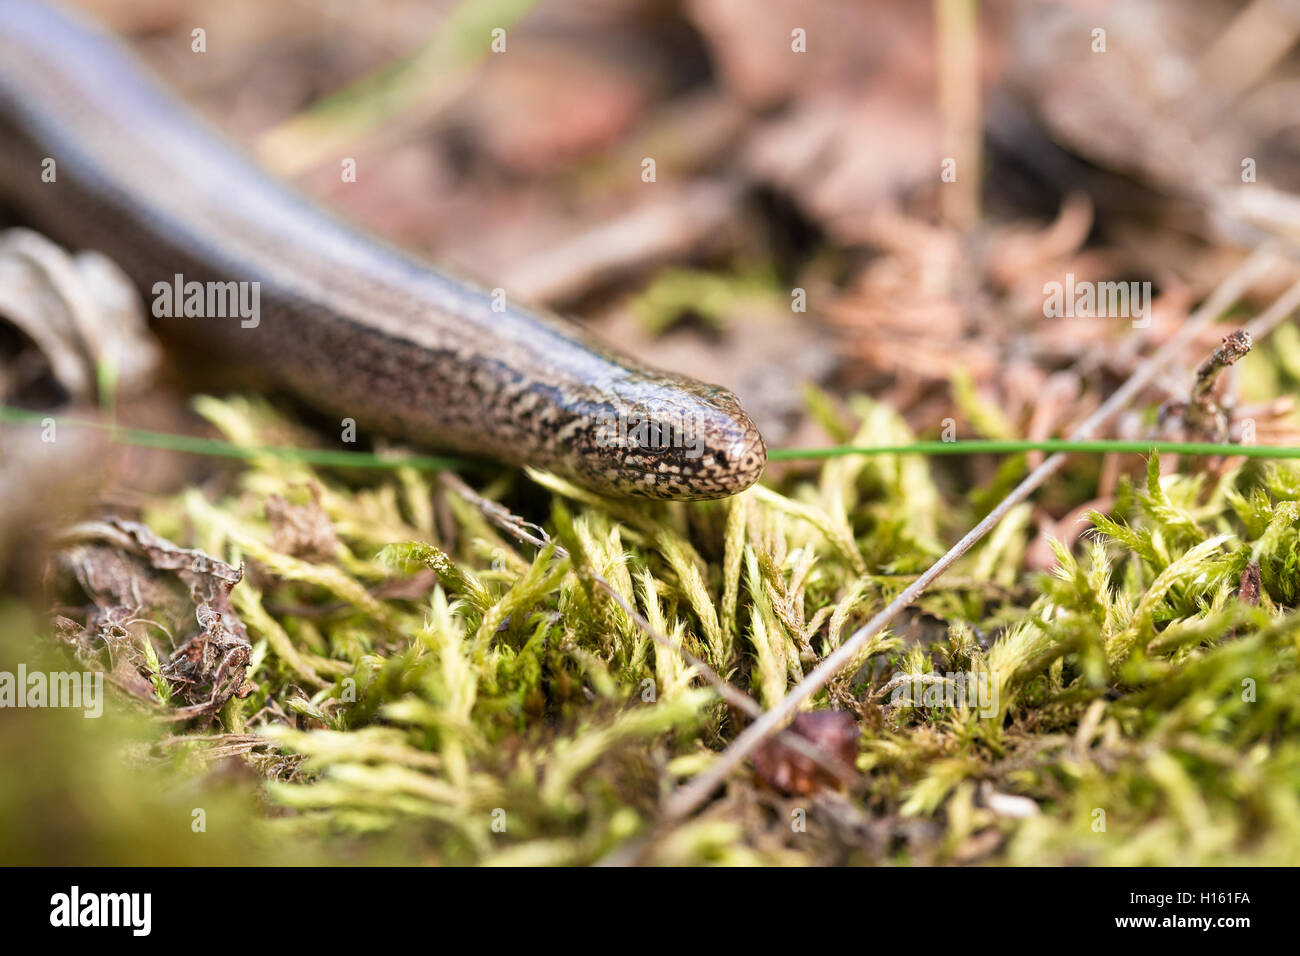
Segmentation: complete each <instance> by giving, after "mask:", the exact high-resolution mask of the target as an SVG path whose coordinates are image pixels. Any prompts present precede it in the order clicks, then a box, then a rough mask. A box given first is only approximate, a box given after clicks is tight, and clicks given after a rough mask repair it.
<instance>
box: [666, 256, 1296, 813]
mask: <svg viewBox="0 0 1300 956" xmlns="http://www.w3.org/2000/svg"><path fill="white" fill-rule="evenodd" d="M1276 260H1277V252H1276V251H1275V248H1274V246H1273V245H1272V244H1268V245H1265V246H1261V247H1260V248H1258V249H1256V250H1255V251H1254V252H1253V253H1251V255H1250V256H1249V257H1247V259H1246V261H1245V262H1243V263H1242V264H1241V265H1240V266H1238V267H1237V269H1236V270H1235V271H1233V273H1232V274H1231V275H1229V276H1228V277H1227V278H1226V279H1225V280H1224V281H1223V282H1222V283H1221V284H1220V285H1219V287H1218V288H1217V289H1215V291H1214V292H1213V293H1212V294H1211V295H1210V297H1209V298H1208V299H1206V301H1205V303H1204V304H1203V305H1202V306H1201V307H1200V308H1199V309H1197V311H1196V312H1195V313H1194V314H1193V315H1192V316H1191V317H1190V318H1188V320H1187V322H1186V323H1185V324H1184V325H1183V327H1182V328H1181V329H1179V330H1178V332H1177V334H1175V335H1174V336H1172V337H1171V338H1170V339H1169V340H1168V341H1167V342H1166V343H1165V344H1164V345H1163V346H1161V348H1159V349H1158V350H1157V351H1156V352H1155V353H1154V354H1153V355H1152V356H1151V357H1150V358H1148V359H1147V360H1146V361H1145V362H1143V363H1142V364H1141V365H1140V366H1139V367H1138V368H1137V369H1135V370H1134V372H1133V374H1132V375H1130V376H1129V378H1128V379H1127V380H1126V381H1125V382H1124V383H1123V384H1122V385H1121V386H1120V387H1119V388H1118V389H1116V390H1115V392H1114V393H1112V394H1111V396H1110V397H1109V398H1108V399H1106V401H1105V402H1103V403H1102V404H1101V405H1100V406H1099V407H1098V408H1097V410H1096V411H1095V412H1093V413H1092V414H1091V415H1090V416H1088V418H1086V419H1085V420H1084V421H1083V422H1081V423H1080V424H1079V426H1078V427H1077V428H1075V429H1074V430H1073V431H1072V432H1071V433H1070V435H1069V436H1068V437H1070V438H1072V439H1084V438H1090V437H1092V435H1093V434H1094V432H1096V431H1097V429H1098V428H1099V427H1100V426H1102V425H1104V424H1105V423H1106V422H1107V421H1109V420H1110V418H1111V417H1112V416H1113V415H1115V414H1116V413H1117V412H1119V411H1120V410H1121V409H1122V408H1123V407H1124V406H1125V405H1127V404H1128V402H1129V401H1130V400H1132V399H1133V398H1134V397H1135V396H1136V395H1137V394H1138V393H1139V392H1140V391H1141V390H1142V389H1143V388H1144V387H1145V386H1146V385H1147V384H1148V383H1150V382H1151V381H1152V380H1153V379H1154V378H1155V377H1156V375H1157V374H1158V373H1159V372H1160V370H1161V369H1162V368H1163V367H1164V366H1166V365H1167V364H1169V363H1170V362H1171V361H1172V360H1174V359H1175V358H1177V357H1178V356H1179V355H1180V354H1181V353H1182V351H1183V349H1184V348H1185V347H1186V346H1187V345H1188V344H1189V343H1191V342H1192V341H1194V340H1195V338H1196V336H1197V335H1198V334H1199V333H1200V332H1201V331H1202V330H1203V329H1204V328H1205V327H1206V326H1208V325H1209V324H1210V323H1211V322H1213V321H1214V320H1215V319H1216V318H1218V317H1219V315H1220V314H1222V313H1223V312H1224V310H1226V309H1227V308H1228V306H1230V305H1232V304H1233V303H1234V302H1236V301H1237V299H1239V298H1240V297H1241V295H1242V294H1243V293H1244V292H1245V291H1246V289H1248V288H1249V287H1250V286H1251V284H1253V283H1254V282H1255V280H1256V279H1258V278H1259V277H1260V276H1262V275H1263V274H1264V272H1266V271H1267V270H1268V269H1269V268H1270V267H1272V266H1273V264H1274V263H1275V261H1276ZM1297 297H1300V283H1297V284H1296V285H1295V286H1292V288H1291V289H1289V290H1288V291H1287V292H1286V293H1284V294H1283V295H1282V296H1281V297H1280V298H1279V299H1278V300H1277V301H1276V302H1275V303H1274V304H1273V306H1272V307H1270V308H1269V310H1268V311H1267V312H1265V313H1264V314H1262V315H1261V316H1260V317H1259V319H1257V320H1256V322H1255V323H1254V324H1253V325H1252V326H1251V327H1248V330H1249V331H1251V333H1252V334H1253V335H1255V336H1256V337H1258V333H1257V332H1256V328H1257V327H1258V328H1264V329H1268V328H1272V327H1273V326H1274V325H1276V324H1277V323H1278V322H1281V321H1282V318H1284V317H1285V316H1286V315H1287V314H1289V312H1290V310H1292V309H1294V308H1295V306H1294V305H1292V304H1291V303H1292V300H1293V299H1296V300H1297V302H1300V299H1297ZM1066 457H1067V455H1066V453H1064V452H1058V453H1056V454H1054V455H1052V457H1050V458H1048V459H1047V460H1046V461H1044V462H1043V463H1042V464H1041V465H1039V466H1038V467H1037V468H1035V469H1034V470H1033V471H1032V472H1030V474H1029V475H1028V476H1027V477H1026V478H1025V479H1024V480H1023V481H1021V482H1020V484H1019V485H1017V486H1016V487H1015V488H1014V489H1012V490H1011V491H1010V492H1009V493H1008V494H1007V496H1006V497H1005V498H1004V499H1002V501H1001V502H1000V503H999V504H998V506H997V507H996V508H994V509H993V510H992V511H990V512H989V513H988V515H987V516H986V517H985V518H984V519H983V520H982V521H980V522H979V523H978V524H977V525H975V527H974V528H972V529H971V530H970V531H969V532H967V534H966V535H965V537H963V538H962V539H961V540H960V541H958V542H957V543H956V544H955V545H953V546H952V548H950V549H949V550H948V552H947V553H946V554H944V555H943V557H941V558H939V560H937V561H936V562H935V563H934V564H932V565H931V566H930V567H929V568H928V569H927V570H926V571H925V572H924V573H922V574H921V575H920V576H919V577H918V578H917V579H916V580H915V581H913V582H912V584H910V585H909V586H908V587H907V588H906V589H905V590H903V591H902V592H901V593H900V594H899V595H898V596H897V597H896V598H894V600H893V601H891V602H890V603H889V604H888V605H886V606H885V608H884V609H883V610H881V611H880V612H879V613H878V614H876V616H875V617H873V618H872V619H871V620H870V621H868V622H867V623H866V624H864V625H863V626H862V627H860V628H859V629H858V630H857V631H855V632H854V633H853V635H852V636H850V637H849V639H848V640H846V641H845V642H844V643H842V644H841V645H840V646H839V647H838V648H836V649H835V651H833V652H832V653H831V654H829V655H827V656H826V657H825V658H823V660H822V662H821V663H820V664H818V665H817V666H816V667H815V668H814V669H813V670H812V671H811V672H810V673H809V674H808V676H806V677H805V678H804V679H803V680H802V681H800V682H799V683H798V684H797V685H796V686H795V687H794V689H793V690H791V691H790V692H789V693H788V694H786V696H785V698H784V699H783V700H782V701H781V702H780V703H779V704H777V705H776V706H775V707H773V708H771V709H770V710H768V711H767V712H765V713H764V714H763V715H762V716H761V717H759V718H758V719H757V720H755V721H754V722H753V723H752V724H750V725H749V726H748V727H747V728H745V730H744V731H743V732H742V733H741V734H740V736H738V737H737V738H736V739H735V740H734V741H732V742H731V745H730V746H728V747H727V749H726V750H724V751H723V752H722V753H721V754H719V755H718V757H717V759H716V760H714V761H713V763H712V764H711V765H710V766H709V769H708V770H706V771H705V772H704V773H702V774H700V775H699V776H698V777H696V778H695V779H693V780H691V781H690V782H689V783H686V784H683V785H682V786H681V787H679V788H678V789H677V791H676V792H675V793H674V794H673V795H672V796H671V797H669V799H668V800H667V801H666V803H665V805H664V815H665V817H666V819H668V820H676V819H680V818H682V817H685V816H686V815H688V814H690V813H691V812H693V811H694V810H695V809H696V808H697V807H699V806H700V804H702V803H703V802H704V801H705V800H706V799H707V798H708V796H709V795H710V794H711V793H713V791H714V790H715V789H716V788H717V787H718V786H719V785H720V784H721V783H722V782H723V780H725V779H726V778H727V775H728V774H730V773H731V772H732V770H734V769H735V768H736V767H737V766H739V765H740V764H741V762H743V761H744V760H745V759H746V758H747V757H748V756H749V755H750V754H751V753H753V751H754V750H755V749H756V748H757V747H758V746H759V745H760V744H761V743H762V742H763V741H764V740H765V739H766V738H767V737H768V736H770V735H771V734H772V733H774V732H775V731H776V730H777V729H778V728H779V727H781V726H783V725H784V723H785V721H786V720H788V719H789V718H790V717H791V715H793V714H794V712H795V710H796V709H798V707H799V706H800V704H802V703H803V702H804V701H805V700H807V699H808V698H809V697H811V696H812V695H813V694H815V693H816V692H817V691H818V690H820V689H821V688H822V687H824V686H825V685H826V683H827V682H828V681H829V680H830V679H831V678H832V677H834V676H835V675H836V674H837V673H839V671H840V670H841V669H842V668H843V667H845V666H846V665H847V664H848V663H849V662H850V661H852V660H853V659H854V658H855V657H857V655H858V653H859V652H860V651H861V649H862V648H863V646H865V645H866V643H867V641H869V640H870V639H871V638H872V637H874V636H875V635H876V634H878V633H879V632H880V631H881V630H883V629H884V628H885V627H886V626H888V625H889V623H890V622H891V621H893V619H894V618H895V617H897V616H898V615H899V614H900V613H901V612H902V611H903V610H905V609H906V608H907V607H908V606H910V605H911V604H912V603H913V602H914V601H915V600H916V599H917V598H918V597H920V595H921V594H922V592H924V591H925V589H926V588H928V587H929V586H930V585H931V584H933V583H934V582H935V580H936V579H938V578H939V577H940V576H941V575H942V574H943V573H944V572H945V571H947V570H948V569H949V568H950V567H952V566H953V564H955V563H956V562H957V561H958V560H959V559H960V558H961V557H962V556H963V555H965V554H966V552H967V551H969V550H970V549H971V548H972V547H973V546H974V545H975V544H976V543H977V542H978V541H979V540H980V539H981V538H983V537H984V536H985V535H986V534H988V533H989V532H990V531H991V530H993V528H994V527H996V526H997V524H998V523H999V522H1000V521H1001V520H1002V519H1003V518H1004V517H1006V515H1007V513H1008V512H1009V511H1011V509H1012V508H1014V507H1015V506H1016V505H1018V504H1019V503H1020V502H1022V501H1024V500H1025V499H1026V498H1028V497H1029V495H1030V494H1032V493H1033V492H1034V491H1035V490H1037V488H1038V487H1039V486H1040V485H1041V484H1042V483H1043V482H1044V481H1046V480H1047V479H1048V478H1050V477H1051V476H1052V475H1053V474H1054V473H1055V472H1056V471H1057V470H1058V469H1059V468H1060V467H1061V465H1062V464H1064V463H1065V459H1066Z"/></svg>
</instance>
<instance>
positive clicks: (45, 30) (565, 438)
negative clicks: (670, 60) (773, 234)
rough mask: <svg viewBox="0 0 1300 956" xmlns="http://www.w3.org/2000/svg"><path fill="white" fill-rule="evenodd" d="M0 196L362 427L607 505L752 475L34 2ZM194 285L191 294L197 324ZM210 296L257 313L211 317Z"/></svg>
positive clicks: (643, 392) (627, 376) (675, 396)
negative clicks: (252, 151)
mask: <svg viewBox="0 0 1300 956" xmlns="http://www.w3.org/2000/svg"><path fill="white" fill-rule="evenodd" d="M485 42H486V41H485ZM55 170H57V175H51V173H53V172H54V171H55ZM0 196H3V197H4V198H7V199H9V200H10V201H11V202H12V203H13V204H14V205H15V206H16V207H17V208H18V209H19V210H20V211H21V212H22V213H23V215H24V217H25V218H26V219H27V220H28V221H29V222H30V223H31V224H32V225H34V226H36V227H38V228H40V229H41V230H43V231H44V232H46V233H47V234H49V235H51V236H52V237H54V238H56V239H58V240H59V241H61V242H64V243H66V244H68V245H69V246H73V247H75V248H91V249H98V250H100V251H101V252H104V253H106V254H107V255H109V256H110V257H111V258H112V259H114V260H115V261H116V262H117V263H118V264H119V265H120V266H121V267H122V268H123V269H124V270H125V271H126V273H127V274H128V275H129V276H131V278H132V279H133V280H134V281H135V282H136V284H137V285H138V286H139V287H140V289H141V291H142V292H143V293H144V295H145V297H146V301H151V302H152V305H153V308H152V310H151V311H152V313H153V315H154V317H155V321H154V325H155V327H156V328H157V329H158V330H159V331H160V332H162V333H164V334H165V335H166V336H168V337H171V338H175V339H180V340H183V341H185V342H188V343H190V344H191V345H198V346H199V347H200V348H202V349H203V350H205V353H206V354H208V355H210V356H211V357H212V358H211V360H212V361H213V362H230V363H233V364H236V365H239V366H241V367H244V368H247V369H253V370H256V371H258V372H261V373H264V374H265V375H266V376H267V377H269V378H271V379H272V380H273V381H274V382H275V383H277V384H278V385H279V386H280V387H282V388H285V389H287V390H288V391H290V392H292V393H294V394H296V395H297V396H298V397H299V398H301V399H303V400H305V401H306V402H308V403H309V404H311V405H314V406H315V407H317V408H319V409H321V410H323V411H325V412H327V413H332V414H336V415H338V416H339V417H340V418H341V419H346V420H351V421H355V422H356V423H357V424H358V425H359V426H360V427H361V428H362V429H363V430H371V431H373V432H376V433H382V434H389V435H396V436H399V437H402V438H405V439H408V440H411V441H414V442H416V443H418V444H421V445H426V446H429V447H433V448H439V449H447V450H451V451H456V452H461V453H464V454H470V455H477V456H482V457H485V458H490V459H493V460H496V461H500V462H503V463H507V464H512V465H525V464H526V465H532V466H536V467H540V468H546V469H550V470H552V471H556V472H558V473H560V474H562V475H565V476H567V477H569V478H572V479H573V480H575V481H577V482H579V483H581V484H583V485H585V486H587V487H589V488H592V489H594V490H596V491H599V492H602V493H605V494H611V495H635V496H643V497H650V498H677V499H698V498H721V497H725V496H727V495H732V494H735V493H737V492H739V491H742V490H744V489H745V488H747V487H748V486H749V485H751V484H753V483H754V482H755V481H757V480H758V477H759V475H760V474H761V473H762V470H763V466H764V464H765V462H766V459H767V451H766V448H765V446H764V444H763V439H762V437H761V436H760V435H759V432H758V429H757V428H756V427H755V426H754V423H753V422H752V421H751V420H750V418H749V416H748V415H746V414H745V411H744V410H743V409H742V408H741V406H740V403H739V401H738V400H737V399H736V396H735V395H733V394H732V393H731V392H729V391H727V390H726V389H722V388H718V387H716V386H712V385H706V384H703V383H701V382H697V381H695V380H693V379H688V378H685V377H683V376H679V375H674V374H672V373H669V372H664V371H661V370H658V369H655V368H651V367H649V366H646V365H642V364H640V363H638V362H635V361H633V360H630V359H628V358H626V357H624V356H621V355H619V354H618V353H616V352H614V351H613V350H611V349H609V348H606V347H604V346H602V345H600V344H598V343H596V342H595V341H593V340H592V339H591V338H589V337H588V336H586V335H585V334H584V333H583V332H582V331H581V330H579V329H578V328H577V327H576V326H574V325H572V324H570V323H567V322H564V321H562V320H560V319H558V318H556V317H553V316H550V315H547V314H544V313H539V312H536V311H531V310H527V309H524V308H520V307H519V306H517V305H515V304H513V303H509V304H504V303H503V296H502V295H501V294H500V290H497V293H496V294H489V293H488V292H487V291H485V290H483V289H479V288H477V287H475V286H473V285H471V284H469V283H466V282H463V281H461V280H460V279H458V278H455V277H452V276H449V275H447V274H445V273H444V272H442V271H440V270H438V269H435V268H433V267H431V266H429V265H428V264H427V263H424V262H422V261H420V260H419V259H416V258H414V257H412V256H410V255H408V254H406V253H405V252H402V251H401V250H398V249H395V248H393V247H392V246H389V245H388V244H386V243H384V242H383V241H382V240H379V239H376V238H375V237H373V236H369V235H367V234H365V233H363V232H361V231H360V230H357V229H355V228H353V227H352V226H349V225H347V224H346V223H344V222H342V221H340V220H339V219H338V218H336V217H335V216H333V215H332V214H330V213H329V212H328V211H326V210H323V209H321V208H320V207H318V206H316V205H315V204H313V203H311V202H310V201H308V200H306V199H304V198H303V197H301V196H299V195H297V194H296V193H294V192H293V191H292V190H291V189H289V188H287V187H286V186H285V185H284V184H283V183H280V182H278V181H277V180H275V179H274V178H272V177H271V176H269V175H268V174H267V173H266V172H265V171H264V170H262V169H261V168H259V167H258V166H257V164H256V163H254V162H253V161H252V160H250V159H249V158H248V157H247V156H245V155H244V154H243V153H242V152H240V151H239V150H237V149H235V148H233V147H232V146H231V145H230V144H229V143H227V142H226V141H225V140H224V139H223V138H222V137H221V136H219V135H218V134H217V133H215V132H214V131H213V130H211V129H210V128H209V127H208V126H206V125H205V124H204V123H203V122H202V121H200V120H198V119H197V118H196V117H195V116H194V115H193V114H192V113H191V112H190V111H189V110H188V109H187V108H186V107H185V106H184V104H182V103H180V102H179V101H178V100H177V99H175V98H174V97H173V96H171V95H170V94H169V93H168V92H167V91H166V90H165V89H163V87H162V86H161V85H160V84H159V83H158V82H157V81H156V80H155V79H154V78H153V77H152V76H150V75H149V74H148V72H147V71H146V70H145V69H144V68H143V67H142V66H141V64H140V63H139V62H138V61H137V60H136V59H135V58H134V57H133V56H132V55H131V54H130V52H129V51H128V50H126V49H125V48H124V47H123V46H122V45H121V44H120V43H118V42H117V41H116V40H115V39H114V38H112V37H111V36H109V35H107V34H105V33H103V32H102V31H100V30H99V29H97V28H95V27H93V26H91V25H88V24H86V23H85V22H84V21H83V20H81V19H80V18H78V17H76V16H74V15H71V14H69V13H67V12H65V11H63V10H61V9H59V8H58V7H57V6H55V5H53V4H48V3H43V2H38V0H0ZM191 287H196V288H199V289H200V291H202V290H203V289H207V290H208V293H209V295H208V298H207V299H206V305H205V304H204V300H203V297H202V295H200V297H199V308H198V309H197V310H194V311H191V310H190V309H189V307H188V302H189V301H190V296H189V293H188V291H187V290H189V289H190V288H191ZM214 288H216V289H218V291H219V292H220V293H221V295H223V296H224V295H226V293H229V296H230V301H231V302H236V301H238V302H239V303H245V304H247V303H251V304H252V311H254V312H255V313H256V314H255V315H253V314H248V315H245V314H244V313H243V312H240V314H239V315H233V314H231V312H230V311H229V310H226V309H224V308H221V309H215V310H214V309H213V308H212V303H213V301H214V300H213V297H212V290H213V289H214ZM181 300H184V301H185V303H187V304H186V305H185V307H184V308H181V307H180V303H181ZM168 301H170V303H171V306H172V307H171V308H160V303H162V304H166V303H167V302H168ZM220 301H221V302H223V303H224V302H226V301H227V300H226V299H224V298H223V299H220ZM505 302H508V299H505ZM241 308H242V306H241Z"/></svg>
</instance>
